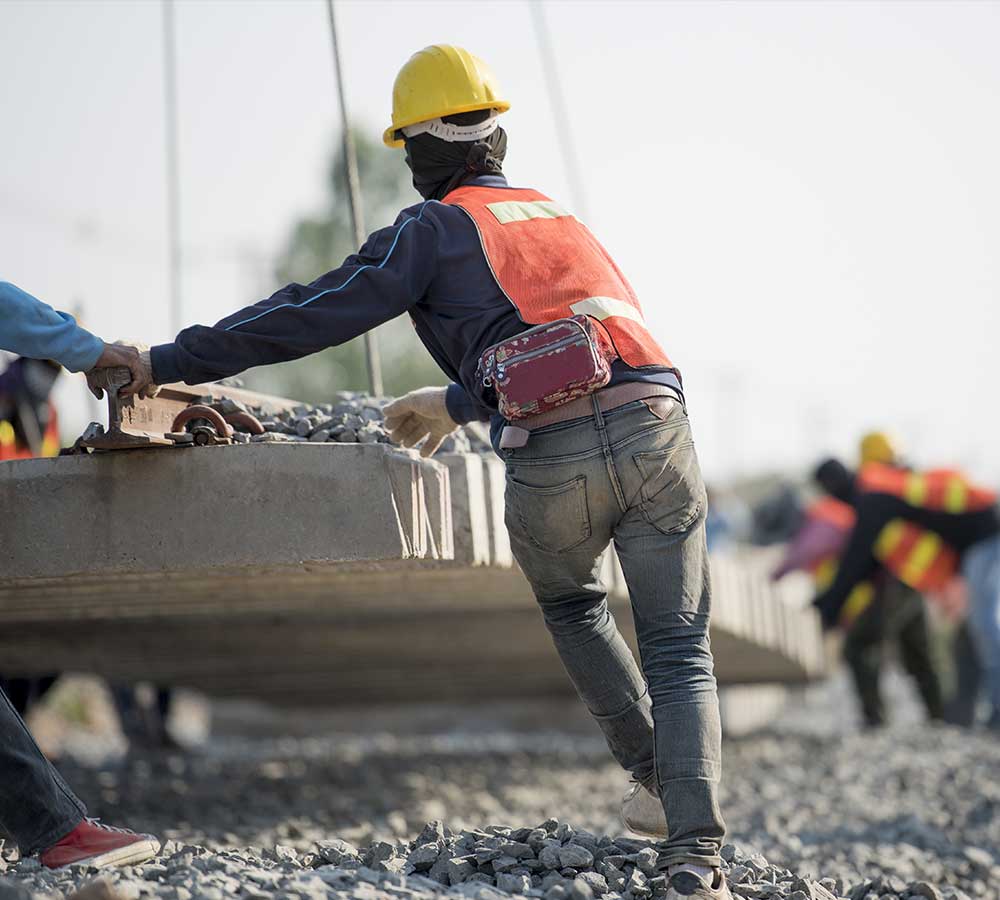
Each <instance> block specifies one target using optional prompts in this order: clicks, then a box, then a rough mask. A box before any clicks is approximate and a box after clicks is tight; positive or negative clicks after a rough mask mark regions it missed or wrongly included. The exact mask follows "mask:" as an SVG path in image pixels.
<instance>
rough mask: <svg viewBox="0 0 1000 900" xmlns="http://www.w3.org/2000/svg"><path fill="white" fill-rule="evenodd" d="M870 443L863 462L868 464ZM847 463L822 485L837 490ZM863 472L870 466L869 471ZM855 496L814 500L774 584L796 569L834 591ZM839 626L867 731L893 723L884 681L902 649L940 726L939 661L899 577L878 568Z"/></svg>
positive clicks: (829, 466)
mask: <svg viewBox="0 0 1000 900" xmlns="http://www.w3.org/2000/svg"><path fill="white" fill-rule="evenodd" d="M864 449H865V445H864V441H863V442H862V459H864ZM841 465H842V464H841V463H840V462H839V461H837V460H827V461H825V462H824V463H822V464H821V465H820V466H819V467H818V468H817V470H816V473H815V476H814V477H815V479H816V481H817V483H818V484H819V485H820V486H821V487H823V488H824V489H829V486H830V485H831V484H832V485H837V484H839V483H840V481H841V480H843V479H844V478H850V475H849V473H846V472H845V473H841V471H840V467H841ZM862 471H864V464H863V465H862ZM855 499H856V498H855V497H853V496H852V497H849V498H847V499H838V498H837V497H836V496H833V495H832V494H827V495H826V496H823V497H820V498H819V499H817V500H815V501H814V502H813V503H812V504H810V505H809V507H808V508H807V509H806V512H805V520H804V523H803V526H802V528H801V529H800V531H799V533H798V534H797V535H796V537H795V539H794V540H793V541H792V542H791V543H790V544H789V546H788V549H787V550H786V553H785V557H784V559H783V560H782V562H781V564H780V565H779V566H778V568H777V570H776V571H775V572H774V576H773V577H774V578H781V577H782V576H783V575H785V574H786V573H787V572H790V571H792V570H793V569H804V570H807V571H809V572H810V573H812V575H813V579H814V581H815V583H816V586H817V589H818V590H823V589H825V588H827V587H829V586H830V584H831V583H832V582H833V580H834V578H835V577H836V572H837V569H838V566H839V560H840V556H841V554H842V553H843V551H844V548H845V547H846V545H847V541H848V538H849V537H850V534H851V531H852V529H853V528H854V524H855V522H856V519H857V517H856V514H855V511H854V509H853V507H852V505H851V503H852V502H853V501H854V500H855ZM836 624H837V625H838V626H840V627H841V628H842V629H843V631H844V646H843V653H844V660H845V662H846V663H847V665H848V667H849V668H850V670H851V676H852V677H853V679H854V686H855V689H856V691H857V695H858V699H859V701H860V704H861V713H862V717H863V719H864V723H865V725H866V727H869V728H875V727H879V726H881V725H884V724H885V723H886V712H885V703H884V701H883V698H882V691H881V689H880V683H879V682H880V674H881V669H882V663H883V659H884V655H885V647H886V645H887V644H888V643H889V642H890V641H891V642H894V643H897V644H898V646H899V650H900V661H901V662H902V664H903V668H904V669H905V670H906V671H907V673H908V674H909V675H910V676H911V677H912V678H913V679H914V681H915V682H916V687H917V690H918V692H919V694H920V698H921V700H922V701H923V703H924V708H925V709H926V712H927V717H928V718H929V719H931V720H938V719H941V718H942V717H943V714H944V702H943V698H942V687H941V675H940V671H939V666H938V665H937V661H936V660H935V658H934V653H933V648H932V642H931V636H930V630H929V626H928V621H927V613H926V608H925V605H924V600H923V597H922V596H921V595H920V594H919V593H918V592H916V591H914V590H913V589H912V588H910V587H908V586H907V585H906V584H904V583H903V582H901V581H900V580H899V579H897V578H895V577H893V576H892V575H891V574H890V573H889V572H888V571H886V570H885V569H881V568H880V569H877V570H876V571H874V572H872V573H871V575H870V576H869V577H866V578H863V579H860V580H859V581H858V582H857V583H856V584H855V585H854V586H853V587H852V589H851V592H850V594H849V595H848V597H847V599H846V600H845V602H844V603H843V605H842V606H841V608H840V611H839V614H838V616H837V621H836Z"/></svg>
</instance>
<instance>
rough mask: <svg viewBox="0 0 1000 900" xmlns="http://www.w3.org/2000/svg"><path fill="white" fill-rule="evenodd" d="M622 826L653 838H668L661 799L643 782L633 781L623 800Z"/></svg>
mask: <svg viewBox="0 0 1000 900" xmlns="http://www.w3.org/2000/svg"><path fill="white" fill-rule="evenodd" d="M621 816H622V824H623V825H624V826H625V827H626V828H627V829H628V830H629V831H634V832H635V833H636V834H641V835H644V836H645V837H651V838H665V837H666V836H667V817H666V815H665V814H664V812H663V804H662V803H661V802H660V798H659V796H658V795H657V794H655V793H654V792H653V791H652V790H650V789H649V788H648V787H645V786H644V785H643V784H642V783H641V782H638V781H633V782H632V784H631V786H630V787H629V789H628V792H627V793H626V794H625V796H624V797H623V798H622V813H621Z"/></svg>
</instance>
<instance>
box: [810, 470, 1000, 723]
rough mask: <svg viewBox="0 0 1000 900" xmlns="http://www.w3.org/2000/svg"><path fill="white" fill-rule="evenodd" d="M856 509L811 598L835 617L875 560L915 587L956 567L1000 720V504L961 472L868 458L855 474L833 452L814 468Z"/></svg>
mask: <svg viewBox="0 0 1000 900" xmlns="http://www.w3.org/2000/svg"><path fill="white" fill-rule="evenodd" d="M817 480H819V481H820V482H821V483H822V484H823V485H824V487H825V488H826V490H827V491H828V492H829V493H830V494H831V495H832V496H834V497H836V498H838V499H840V500H842V501H844V502H845V503H850V504H851V505H852V506H853V507H854V510H855V512H856V514H857V521H856V522H855V524H854V526H853V528H852V529H851V534H850V537H849V539H848V541H847V544H846V547H845V549H844V552H843V554H842V556H841V558H840V561H839V564H838V566H837V571H836V575H835V576H834V578H833V582H832V584H830V586H829V587H828V588H826V589H825V590H824V591H822V592H821V593H820V594H819V595H818V596H817V598H816V600H815V603H816V606H817V607H818V608H819V610H820V614H821V615H822V617H823V620H824V622H826V623H827V624H833V623H835V622H836V621H837V619H838V617H839V616H840V615H841V614H842V613H843V611H844V609H845V606H846V605H847V604H848V603H849V597H850V595H851V592H852V591H853V590H854V589H855V587H856V586H857V585H858V584H859V583H861V582H862V581H864V580H865V579H867V578H869V577H871V576H872V575H873V574H874V573H875V572H877V570H878V569H879V568H880V567H881V568H883V569H885V570H887V571H888V572H889V573H890V574H892V575H893V576H895V578H897V579H898V580H899V581H901V582H903V583H904V584H905V585H908V586H909V587H910V588H912V589H913V590H915V591H919V592H922V593H923V592H927V591H933V590H937V589H940V588H941V587H942V586H944V585H945V584H947V583H948V582H949V581H950V580H951V579H952V578H953V577H954V575H955V574H956V572H958V571H959V570H960V571H961V573H962V575H963V576H964V578H965V580H966V582H967V585H968V592H969V620H970V625H971V629H970V631H971V634H972V637H973V640H974V642H975V645H976V648H977V652H978V655H979V661H980V664H981V666H982V669H983V673H984V683H985V686H986V690H987V693H988V695H989V698H990V702H991V704H992V707H993V713H992V719H991V723H990V724H991V726H993V727H996V728H1000V510H998V508H997V495H996V494H995V493H994V492H993V491H991V490H989V489H987V488H984V487H981V486H979V485H976V484H974V483H973V482H971V481H969V480H968V479H967V478H966V477H965V476H964V475H963V474H962V473H961V472H958V471H955V470H949V469H939V470H932V471H927V472H916V471H908V470H906V469H901V468H897V467H894V466H889V465H884V464H881V463H874V462H873V463H868V464H867V465H864V466H862V467H861V469H860V470H859V471H858V473H857V475H853V474H852V473H850V472H849V471H848V470H847V468H846V467H845V466H844V465H843V464H842V463H839V462H838V461H836V460H828V461H827V462H826V463H825V464H824V465H823V466H821V467H820V470H819V471H818V472H817Z"/></svg>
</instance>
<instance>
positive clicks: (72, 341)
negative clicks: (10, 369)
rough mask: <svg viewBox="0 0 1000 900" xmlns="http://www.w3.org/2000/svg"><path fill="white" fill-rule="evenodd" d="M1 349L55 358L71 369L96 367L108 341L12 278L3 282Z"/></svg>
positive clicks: (32, 356) (0, 307)
mask: <svg viewBox="0 0 1000 900" xmlns="http://www.w3.org/2000/svg"><path fill="white" fill-rule="evenodd" d="M0 350H9V351H10V352H11V353H16V354H17V355H18V356H26V357H28V358H29V359H53V360H55V361H56V362H57V363H59V364H60V365H62V366H65V367H66V368H67V369H69V370H70V371H71V372H86V371H87V370H88V369H92V368H93V367H94V365H95V364H96V363H97V361H98V359H99V358H100V356H101V354H102V353H103V352H104V341H102V340H101V339H100V338H99V337H97V336H95V335H93V334H91V333H90V332H89V331H87V330H86V329H85V328H81V327H80V326H79V325H77V324H76V320H75V319H74V318H73V317H72V316H71V315H70V314H69V313H64V312H58V311H57V310H54V309H53V308H52V307H51V306H49V305H48V304H47V303H42V301H41V300H38V299H36V298H35V297H32V296H31V294H29V293H27V292H26V291H22V290H21V289H20V288H19V287H17V286H16V285H13V284H11V283H10V282H9V281H0Z"/></svg>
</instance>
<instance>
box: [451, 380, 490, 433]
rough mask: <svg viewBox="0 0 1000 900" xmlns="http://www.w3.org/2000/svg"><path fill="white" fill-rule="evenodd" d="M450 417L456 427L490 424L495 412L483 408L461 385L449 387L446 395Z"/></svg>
mask: <svg viewBox="0 0 1000 900" xmlns="http://www.w3.org/2000/svg"><path fill="white" fill-rule="evenodd" d="M444 402H445V405H446V406H447V407H448V415H449V416H451V418H452V421H453V422H455V424H456V425H468V424H469V422H489V420H490V419H491V418H492V416H493V412H494V411H493V410H491V409H490V408H489V407H487V406H483V405H482V404H481V403H479V402H478V401H477V400H476V399H475V398H473V396H472V395H471V394H470V393H469V392H468V391H467V390H466V389H465V388H464V387H462V385H460V384H456V383H454V382H453V383H452V384H449V385H448V390H447V391H446V393H445V395H444Z"/></svg>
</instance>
